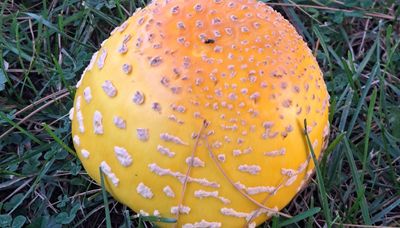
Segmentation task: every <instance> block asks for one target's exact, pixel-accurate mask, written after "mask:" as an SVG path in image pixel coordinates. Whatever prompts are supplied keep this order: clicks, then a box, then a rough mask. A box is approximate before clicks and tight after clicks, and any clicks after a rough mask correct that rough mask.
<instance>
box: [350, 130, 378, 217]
mask: <svg viewBox="0 0 400 228" xmlns="http://www.w3.org/2000/svg"><path fill="white" fill-rule="evenodd" d="M344 144H345V148H346V149H345V150H344V151H345V155H346V157H347V160H348V162H349V165H350V170H351V174H352V176H353V181H354V183H355V185H356V191H357V197H358V198H359V200H360V204H361V206H360V209H361V213H362V216H363V219H364V223H365V224H367V225H371V224H372V221H371V217H370V215H369V209H368V203H367V200H366V198H365V194H364V193H365V188H364V186H363V185H362V183H361V178H360V176H359V175H358V170H357V166H356V162H355V161H354V157H353V154H352V150H351V148H350V143H349V141H348V140H347V138H344Z"/></svg>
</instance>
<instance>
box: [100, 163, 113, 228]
mask: <svg viewBox="0 0 400 228" xmlns="http://www.w3.org/2000/svg"><path fill="white" fill-rule="evenodd" d="M99 172H100V184H101V192H102V194H103V201H104V209H105V214H106V227H107V228H112V227H111V217H110V209H109V208H108V197H107V192H106V187H105V183H104V175H103V171H102V170H101V167H99Z"/></svg>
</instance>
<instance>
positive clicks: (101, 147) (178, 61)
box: [70, 0, 329, 227]
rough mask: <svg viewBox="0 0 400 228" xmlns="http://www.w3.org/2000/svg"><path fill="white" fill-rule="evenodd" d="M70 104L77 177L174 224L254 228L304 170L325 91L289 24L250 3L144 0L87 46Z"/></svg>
mask: <svg viewBox="0 0 400 228" xmlns="http://www.w3.org/2000/svg"><path fill="white" fill-rule="evenodd" d="M77 87H78V89H77V92H76V98H75V103H74V108H73V110H72V111H71V113H70V114H71V115H70V116H71V118H73V121H72V135H73V139H74V140H73V142H74V146H75V149H76V151H77V152H78V156H79V158H80V160H81V161H82V163H83V166H84V167H85V169H86V170H87V172H88V174H89V175H90V176H91V177H93V178H94V179H95V180H96V181H97V182H99V180H100V173H99V167H100V169H101V171H102V173H103V174H104V176H105V185H106V188H107V190H108V191H109V192H110V193H111V195H113V196H114V197H115V198H116V199H117V200H118V201H120V202H122V203H124V204H126V205H127V206H129V207H130V208H132V209H133V210H134V211H136V212H139V211H140V212H141V213H143V214H154V215H157V216H162V217H175V218H177V225H178V226H179V227H181V226H183V227H222V226H223V227H239V226H245V225H249V226H255V225H257V224H260V223H262V222H263V221H265V220H266V219H268V218H269V217H270V216H271V215H273V214H274V213H279V212H278V211H279V210H280V209H282V208H283V207H285V205H287V204H288V203H289V202H290V200H291V199H292V198H293V197H294V196H295V195H296V193H297V192H299V190H300V189H301V188H302V187H303V186H304V184H305V183H306V182H307V180H308V179H309V177H310V175H311V174H312V171H313V168H314V164H313V163H312V161H311V160H310V150H309V148H308V146H307V143H306V140H305V136H304V131H303V124H302V123H303V120H304V119H307V120H308V123H309V126H308V128H307V132H308V134H309V137H310V139H311V142H312V146H313V148H314V151H315V153H316V155H317V156H319V155H320V154H321V151H323V150H324V149H325V147H326V142H327V135H328V133H329V124H328V106H329V95H328V93H327V90H326V85H325V83H324V80H323V76H322V73H321V70H320V68H319V67H318V64H317V62H316V60H315V58H314V57H313V55H312V54H311V52H310V49H309V48H308V47H307V44H306V43H305V42H304V41H303V40H302V37H301V36H299V35H298V34H297V33H296V31H295V29H294V28H293V26H292V25H290V23H289V22H288V21H287V20H285V19H284V18H283V17H282V16H281V15H280V14H279V13H277V12H276V11H274V10H273V9H272V8H270V7H269V6H267V5H265V4H264V3H261V2H256V1H253V0H246V1H245V0H242V1H241V0H213V1H200V0H197V1H194V0H155V1H153V2H152V3H150V4H149V5H148V6H147V7H145V8H144V9H141V10H138V11H137V12H136V13H135V14H134V15H133V16H132V17H130V18H129V19H128V20H127V21H126V22H124V23H123V24H122V25H121V26H119V27H117V28H116V29H115V30H114V31H113V32H112V33H111V36H110V38H109V39H107V40H106V41H104V42H103V44H102V46H101V49H100V50H99V51H98V52H97V53H96V54H94V55H93V57H92V60H91V62H90V64H89V66H88V67H87V68H86V70H85V72H84V73H83V75H82V79H81V80H80V81H79V83H78V85H77Z"/></svg>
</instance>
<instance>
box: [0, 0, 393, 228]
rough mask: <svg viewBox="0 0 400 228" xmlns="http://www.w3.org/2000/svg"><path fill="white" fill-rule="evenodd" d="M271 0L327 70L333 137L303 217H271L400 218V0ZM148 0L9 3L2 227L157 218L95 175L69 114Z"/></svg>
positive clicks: (301, 200)
mask: <svg viewBox="0 0 400 228" xmlns="http://www.w3.org/2000/svg"><path fill="white" fill-rule="evenodd" d="M266 2H267V4H269V5H270V6H272V7H274V8H275V9H276V10H278V11H279V12H281V13H282V14H283V15H284V17H285V18H287V19H288V20H289V21H290V22H291V23H292V24H293V25H294V26H295V28H296V29H297V31H298V32H299V33H300V34H301V35H302V36H303V37H304V40H305V41H306V42H307V43H308V45H309V47H310V48H311V49H312V51H313V53H314V54H315V56H316V57H317V60H318V62H319V64H320V66H321V68H322V69H323V72H324V77H325V81H326V83H327V86H328V90H329V93H330V95H331V100H330V102H331V106H330V122H331V135H330V144H329V147H328V149H327V150H326V151H325V155H324V157H323V158H322V160H321V161H320V163H319V172H317V174H316V175H315V176H314V179H313V181H312V182H311V183H310V185H309V186H308V187H307V188H305V189H304V190H303V191H302V192H301V193H300V194H299V195H298V196H297V197H296V198H295V199H294V200H293V201H292V203H291V204H290V205H288V206H287V207H286V208H285V209H284V210H283V212H284V213H286V214H290V215H292V216H293V217H292V218H291V219H286V218H282V217H274V218H273V219H272V220H270V221H268V222H266V223H265V224H264V225H263V226H264V227H282V226H288V225H290V226H291V227H305V226H306V225H307V226H308V227H324V226H325V225H327V226H328V227H329V226H332V225H333V226H335V225H343V226H348V227H351V226H354V227H356V226H358V227H370V226H393V227H399V226H400V159H399V158H400V48H399V44H400V37H399V36H400V17H399V16H400V7H399V2H398V1H396V0H385V1H379V0H363V1H352V0H341V1H337V0H282V1H266ZM145 4H146V2H145V1H125V0H109V1H105V0H89V1H84V4H82V1H79V0H66V1H58V0H53V1H50V0H47V1H46V0H43V1H40V0H19V1H16V0H3V1H2V2H1V3H0V11H1V14H0V15H2V16H0V68H1V69H0V227H22V226H23V225H25V226H28V227H39V226H51V227H61V226H67V227H101V226H107V224H108V223H107V220H108V215H110V214H111V217H112V218H113V220H112V221H111V226H112V227H119V226H122V227H126V226H130V225H131V226H150V223H149V222H143V221H142V220H151V219H152V218H143V219H140V220H139V219H137V218H133V212H132V211H130V210H128V209H127V208H126V207H125V206H123V205H121V204H119V203H117V202H116V201H114V200H113V199H112V198H111V197H110V196H108V195H104V194H102V193H103V192H102V187H101V186H98V185H97V184H96V183H94V182H93V181H92V180H91V179H90V178H89V177H88V176H87V175H85V171H84V170H83V168H82V166H81V164H80V162H79V160H78V159H77V158H76V156H75V152H74V151H73V150H72V149H71V148H72V140H71V135H70V130H71V129H70V120H69V119H68V111H69V109H70V108H71V107H72V101H73V94H74V85H75V84H76V82H77V81H78V80H79V78H80V75H81V73H82V71H83V70H84V68H85V67H86V65H87V64H88V63H89V60H90V57H91V55H92V54H93V53H94V52H95V51H96V50H97V49H98V48H99V46H100V43H101V42H102V41H103V40H104V39H105V38H106V37H107V36H108V34H109V32H110V31H111V30H112V29H113V27H115V26H116V25H119V24H120V23H121V22H123V21H124V20H125V19H126V18H127V17H128V16H129V15H131V14H132V13H133V12H134V11H135V9H136V8H137V7H143V6H144V5H145ZM104 196H105V197H104ZM105 207H106V208H109V211H107V210H105ZM105 215H107V216H105ZM108 226H109V224H108Z"/></svg>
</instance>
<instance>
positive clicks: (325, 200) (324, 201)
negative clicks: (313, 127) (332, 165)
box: [304, 119, 332, 228]
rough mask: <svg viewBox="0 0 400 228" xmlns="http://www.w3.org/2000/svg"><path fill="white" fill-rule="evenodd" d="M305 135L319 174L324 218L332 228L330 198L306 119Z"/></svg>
mask: <svg viewBox="0 0 400 228" xmlns="http://www.w3.org/2000/svg"><path fill="white" fill-rule="evenodd" d="M304 134H305V137H306V140H307V145H308V148H309V149H310V153H311V157H312V159H313V161H314V165H315V170H316V173H317V180H318V190H319V193H320V194H319V195H320V198H321V203H322V209H323V213H324V216H325V219H326V223H327V225H328V227H329V228H330V227H332V216H331V211H330V209H329V204H328V197H327V193H326V189H325V185H324V178H323V177H322V172H321V169H320V167H319V164H318V159H317V157H316V156H315V153H314V149H313V147H312V144H311V141H310V137H309V136H308V133H307V120H306V119H304Z"/></svg>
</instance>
